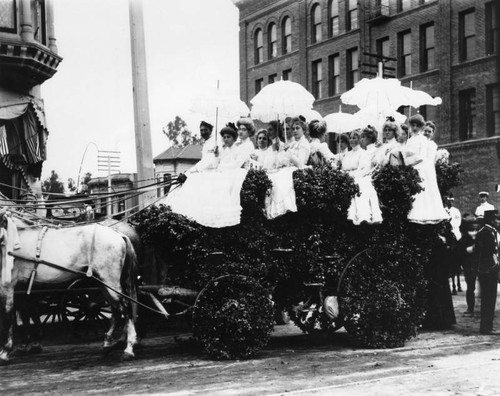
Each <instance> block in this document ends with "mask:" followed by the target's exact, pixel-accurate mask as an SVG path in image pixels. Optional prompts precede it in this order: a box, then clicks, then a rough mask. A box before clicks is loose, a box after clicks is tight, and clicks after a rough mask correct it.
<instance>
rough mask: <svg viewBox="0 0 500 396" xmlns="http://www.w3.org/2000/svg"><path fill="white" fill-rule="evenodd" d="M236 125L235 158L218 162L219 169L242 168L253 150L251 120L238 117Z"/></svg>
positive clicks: (252, 126)
mask: <svg viewBox="0 0 500 396" xmlns="http://www.w3.org/2000/svg"><path fill="white" fill-rule="evenodd" d="M236 126H237V127H238V141H237V142H236V143H235V149H236V153H235V159H234V161H231V162H227V163H225V164H223V165H222V166H221V165H220V164H219V167H218V169H219V170H229V169H238V168H244V167H245V166H247V165H248V162H249V161H250V155H251V154H253V152H254V150H255V145H254V144H253V141H252V139H251V137H252V136H253V135H254V133H255V126H254V124H253V121H252V120H251V119H250V118H240V119H239V120H238V121H237V122H236Z"/></svg>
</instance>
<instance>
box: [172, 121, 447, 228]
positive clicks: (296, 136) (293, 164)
mask: <svg viewBox="0 0 500 396" xmlns="http://www.w3.org/2000/svg"><path fill="white" fill-rule="evenodd" d="M408 124H409V128H408V126H406V125H400V124H398V123H397V122H395V121H394V120H393V119H388V120H387V121H386V122H385V123H384V124H383V141H382V142H379V141H378V132H377V131H376V130H375V128H373V127H371V126H367V127H366V128H364V129H362V130H354V131H351V132H350V133H348V134H343V135H341V136H340V137H339V150H338V153H336V154H334V153H332V152H331V151H330V149H329V147H328V145H327V143H326V142H325V136H326V132H327V126H326V123H325V122H324V121H322V120H313V121H310V122H309V123H307V122H306V120H305V118H304V117H302V116H298V117H293V118H287V119H286V120H285V122H284V124H283V127H284V128H283V127H282V126H281V124H280V123H279V122H277V121H273V122H271V123H269V125H268V128H267V129H261V130H258V131H255V126H254V123H253V121H252V120H251V119H249V118H241V119H239V120H238V121H237V123H236V125H234V124H228V125H227V126H225V127H224V128H222V129H221V131H220V136H221V138H222V145H221V146H220V147H218V148H217V149H215V150H214V155H213V158H212V160H211V161H209V162H206V161H205V164H206V166H204V171H203V172H191V173H188V175H189V176H188V179H187V181H186V183H184V186H183V187H182V188H180V189H178V191H176V192H175V193H174V194H170V196H169V197H168V198H167V202H166V203H167V204H169V205H170V206H171V207H172V210H174V212H178V213H181V214H184V215H186V216H188V217H190V218H192V219H194V220H195V221H197V222H199V223H200V224H203V225H207V226H211V227H222V226H228V225H234V224H238V223H239V214H240V211H241V206H240V205H239V191H240V189H241V185H242V183H243V180H244V177H245V175H246V171H247V170H248V169H250V168H257V169H264V170H266V171H267V172H268V176H269V178H270V179H271V181H272V183H273V188H272V191H271V194H270V195H269V197H267V199H266V215H267V217H268V218H270V219H271V218H275V217H277V216H280V215H282V214H284V213H286V212H288V211H296V210H297V207H296V204H295V192H294V189H293V177H292V174H293V172H294V171H295V170H296V169H304V168H307V167H315V166H318V165H322V164H325V163H330V164H331V165H332V166H333V167H336V168H338V169H341V170H343V171H345V172H347V173H349V175H351V176H352V177H353V178H354V181H355V182H356V184H357V185H358V186H359V189H360V194H359V195H356V196H355V197H354V198H353V200H352V203H351V205H350V207H349V210H348V213H347V217H348V219H349V220H351V221H352V222H353V223H354V224H361V223H363V222H366V223H369V224H374V223H380V222H381V221H382V213H381V210H380V206H379V201H378V197H377V192H376V191H375V189H374V187H373V183H372V175H373V172H374V170H375V169H377V167H380V166H383V165H385V164H388V163H389V164H392V165H402V164H405V165H411V166H414V167H415V169H417V170H418V173H419V175H420V177H421V178H422V182H421V183H422V187H423V191H422V192H420V193H419V194H417V196H415V201H414V202H413V208H412V210H411V211H410V213H409V216H408V218H409V220H410V221H413V222H416V223H421V224H434V223H439V222H441V221H442V220H444V219H447V218H448V215H447V213H446V211H445V209H444V207H443V203H442V200H441V196H440V193H439V190H438V186H437V180H436V172H435V167H434V161H435V158H436V152H437V146H436V144H435V143H434V141H433V140H432V137H433V135H434V132H435V125H434V124H433V123H432V122H430V121H429V122H425V120H424V119H423V117H422V116H421V115H419V114H417V115H414V116H412V117H410V118H409V120H408ZM254 141H255V144H254ZM197 169H199V167H198V168H197ZM198 200H199V202H198ZM210 211H212V212H210ZM228 212H230V214H229V217H228V216H226V215H227V214H228ZM221 213H222V214H221Z"/></svg>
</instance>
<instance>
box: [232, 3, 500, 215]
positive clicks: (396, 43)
mask: <svg viewBox="0 0 500 396" xmlns="http://www.w3.org/2000/svg"><path fill="white" fill-rule="evenodd" d="M233 2H234V4H235V5H236V6H237V7H238V9H239V12H240V18H239V19H240V44H239V47H240V92H241V98H242V100H243V101H245V102H246V103H247V104H249V103H250V100H251V99H252V98H253V97H254V96H255V95H256V94H257V93H258V92H259V90H260V89H262V88H263V87H264V86H265V85H267V84H269V83H272V82H274V81H276V80H278V79H281V78H282V79H284V80H291V81H295V82H298V83H300V84H302V85H303V86H304V87H306V88H307V89H308V90H309V91H310V92H311V93H312V94H313V95H314V96H315V98H316V101H315V104H314V108H315V110H317V111H319V112H320V114H322V115H323V116H325V115H327V114H329V113H332V112H337V111H339V108H340V106H341V105H342V103H341V101H340V95H341V94H342V93H344V92H346V91H347V90H349V89H350V88H352V87H353V86H354V84H355V83H356V82H357V81H359V80H360V79H361V78H364V77H373V76H374V75H375V74H376V72H377V70H378V67H379V62H380V63H381V65H382V68H383V74H384V77H396V78H398V79H399V80H400V81H401V83H402V85H405V86H408V87H410V86H411V87H413V88H414V89H419V90H423V91H425V92H427V93H429V94H430V95H431V96H439V97H441V98H442V100H443V104H442V105H440V106H421V107H420V108H419V109H418V111H419V112H420V113H421V114H422V115H423V116H424V117H425V118H426V119H428V120H433V121H434V122H435V123H436V126H437V129H436V131H437V133H436V142H437V143H438V145H439V146H440V147H442V148H446V149H447V150H448V151H449V152H450V154H451V158H452V160H453V161H458V162H460V163H461V164H462V166H463V168H464V174H463V185H462V187H461V188H460V189H457V190H456V191H454V194H455V198H456V200H455V202H456V204H457V207H459V209H460V210H461V211H462V213H471V211H472V210H473V208H474V207H475V206H476V205H477V203H478V197H477V193H478V191H482V190H486V191H489V192H490V198H491V199H490V201H491V202H492V203H493V204H494V205H495V206H496V207H498V208H500V193H496V192H494V190H495V185H496V184H500V78H499V71H500V65H499V59H500V56H499V36H500V30H499V22H498V21H499V13H500V3H499V2H498V1H494V0H453V1H452V0H371V1H369V0H278V1H276V0H233ZM357 110H358V109H357V107H355V106H347V105H342V111H343V112H352V113H353V112H355V111H357ZM399 110H400V111H401V112H404V113H405V114H406V115H409V114H410V112H412V111H413V112H415V111H416V109H412V108H400V109H399Z"/></svg>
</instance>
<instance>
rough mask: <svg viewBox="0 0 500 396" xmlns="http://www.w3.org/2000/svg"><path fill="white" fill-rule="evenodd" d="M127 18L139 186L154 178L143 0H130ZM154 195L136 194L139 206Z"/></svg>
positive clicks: (153, 193)
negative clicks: (128, 22) (128, 23)
mask: <svg viewBox="0 0 500 396" xmlns="http://www.w3.org/2000/svg"><path fill="white" fill-rule="evenodd" d="M129 21H130V44H131V45H130V47H131V55H132V85H133V96H134V123H135V150H136V160H137V176H138V179H139V183H138V187H141V186H145V185H147V184H152V183H153V177H154V174H153V152H152V147H151V129H150V121H149V101H148V80H147V70H146V48H145V47H146V44H145V39H144V19H143V14H142V0H129ZM154 198H155V191H154V190H152V191H150V192H148V193H143V194H141V195H139V207H140V209H142V208H144V207H146V206H147V205H148V204H150V203H152V202H153V200H154Z"/></svg>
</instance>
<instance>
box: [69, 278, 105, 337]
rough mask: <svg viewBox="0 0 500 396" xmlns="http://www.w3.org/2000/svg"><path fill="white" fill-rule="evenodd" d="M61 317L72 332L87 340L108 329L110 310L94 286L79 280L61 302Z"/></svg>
mask: <svg viewBox="0 0 500 396" xmlns="http://www.w3.org/2000/svg"><path fill="white" fill-rule="evenodd" d="M61 316H62V320H63V322H65V323H66V324H67V325H68V327H69V328H70V330H71V331H72V332H74V333H75V334H76V335H77V336H78V337H80V338H87V337H93V336H97V335H100V334H102V332H103V331H105V330H107V329H108V328H109V318H110V317H111V308H110V306H109V304H108V302H107V300H106V299H105V298H104V296H103V294H102V292H101V291H100V290H99V289H98V288H97V287H95V285H94V284H91V283H90V282H89V281H88V280H87V279H79V280H76V281H74V282H73V283H72V284H71V285H70V286H69V287H68V288H67V290H66V292H65V294H64V296H63V298H62V300H61Z"/></svg>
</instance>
